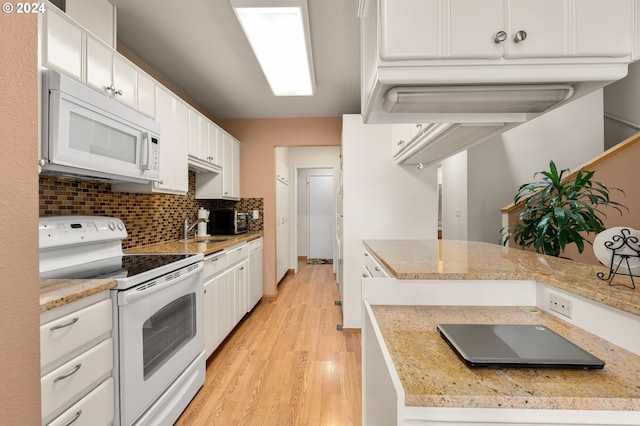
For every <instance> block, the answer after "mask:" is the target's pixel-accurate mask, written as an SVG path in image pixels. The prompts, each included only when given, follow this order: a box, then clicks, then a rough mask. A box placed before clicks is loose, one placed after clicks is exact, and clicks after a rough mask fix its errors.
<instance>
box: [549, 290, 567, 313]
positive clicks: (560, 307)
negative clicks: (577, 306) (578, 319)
mask: <svg viewBox="0 0 640 426" xmlns="http://www.w3.org/2000/svg"><path fill="white" fill-rule="evenodd" d="M549 309H551V310H552V311H554V312H557V313H559V314H560V315H564V316H565V317H567V318H571V300H569V299H565V298H564V297H562V296H558V295H557V294H553V293H549Z"/></svg>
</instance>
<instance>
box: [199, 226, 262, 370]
mask: <svg viewBox="0 0 640 426" xmlns="http://www.w3.org/2000/svg"><path fill="white" fill-rule="evenodd" d="M259 240H260V248H262V244H261V243H262V238H260V239H259ZM204 264H205V265H204V268H205V269H204V270H205V278H204V309H205V312H204V320H205V330H204V335H205V352H206V356H207V358H208V357H209V356H210V355H211V354H212V353H213V352H214V351H215V350H216V348H217V347H218V346H219V345H220V344H221V343H222V342H223V341H224V339H225V338H226V337H227V336H228V335H229V333H230V332H231V331H232V330H233V328H234V327H235V326H236V325H237V324H238V323H239V322H240V321H241V320H242V318H243V317H244V316H245V314H246V313H247V312H249V311H250V310H251V309H252V308H253V306H255V304H256V303H257V300H256V301H255V303H253V302H252V299H251V289H250V287H249V277H250V276H251V274H252V271H251V270H250V266H251V265H252V264H251V263H250V261H249V245H248V244H247V243H242V244H240V245H238V246H235V247H231V248H229V249H225V250H224V251H222V252H220V253H214V254H212V255H209V256H207V257H205V259H204ZM253 265H256V267H259V268H260V270H259V271H256V272H255V274H259V275H260V297H262V255H260V263H259V264H257V263H255V262H254V263H253ZM253 297H254V298H255V290H254V296H253ZM258 300H259V298H258Z"/></svg>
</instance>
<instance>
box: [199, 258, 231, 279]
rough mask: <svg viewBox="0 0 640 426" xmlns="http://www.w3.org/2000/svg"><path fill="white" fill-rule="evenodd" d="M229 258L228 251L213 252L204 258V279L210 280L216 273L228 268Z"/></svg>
mask: <svg viewBox="0 0 640 426" xmlns="http://www.w3.org/2000/svg"><path fill="white" fill-rule="evenodd" d="M227 265H228V259H227V254H226V253H221V254H213V255H210V256H207V257H205V258H204V280H205V281H208V280H209V279H210V278H212V277H213V276H214V275H217V274H218V273H220V272H222V271H224V270H225V269H226V268H227Z"/></svg>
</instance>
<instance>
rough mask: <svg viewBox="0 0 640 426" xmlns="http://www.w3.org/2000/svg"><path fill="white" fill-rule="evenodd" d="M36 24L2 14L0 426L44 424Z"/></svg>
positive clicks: (30, 17)
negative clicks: (41, 387) (41, 391)
mask: <svg viewBox="0 0 640 426" xmlns="http://www.w3.org/2000/svg"><path fill="white" fill-rule="evenodd" d="M13 4H14V6H15V3H13ZM36 19H37V18H36V15H26V14H24V15H23V14H17V13H16V12H15V11H14V12H13V13H4V12H3V13H2V14H1V15H0V54H1V55H0V93H2V95H1V96H0V145H1V151H0V152H1V155H2V160H0V161H1V166H0V179H1V181H2V185H0V212H1V213H0V215H1V216H0V217H1V218H2V221H0V248H1V249H0V251H1V252H2V257H1V260H0V262H1V263H0V265H1V267H0V270H1V271H2V280H0V283H1V284H0V287H1V288H0V306H1V308H0V324H1V326H0V330H1V335H2V339H1V340H0V377H2V383H3V386H2V388H1V389H0V407H2V418H1V420H0V423H2V424H6V425H37V424H40V343H39V342H40V333H39V325H40V308H39V280H38V169H37V165H38V147H37V140H38V109H37V105H38V95H37V88H38V84H37V81H38V80H37V77H38V73H37V69H38V65H37V21H36Z"/></svg>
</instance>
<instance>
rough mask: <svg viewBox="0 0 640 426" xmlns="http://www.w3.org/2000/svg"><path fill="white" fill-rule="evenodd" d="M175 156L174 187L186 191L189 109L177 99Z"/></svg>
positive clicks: (187, 178)
mask: <svg viewBox="0 0 640 426" xmlns="http://www.w3.org/2000/svg"><path fill="white" fill-rule="evenodd" d="M174 123H175V129H174V132H175V134H174V141H173V143H174V151H173V152H174V156H175V157H174V158H172V161H173V168H174V170H175V177H174V182H175V183H174V185H175V186H174V188H173V189H175V190H176V191H180V192H184V193H186V192H187V191H188V190H189V145H188V143H187V140H188V135H189V110H188V108H187V106H186V105H185V104H184V103H182V102H180V101H178V100H176V101H175V113H174Z"/></svg>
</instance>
